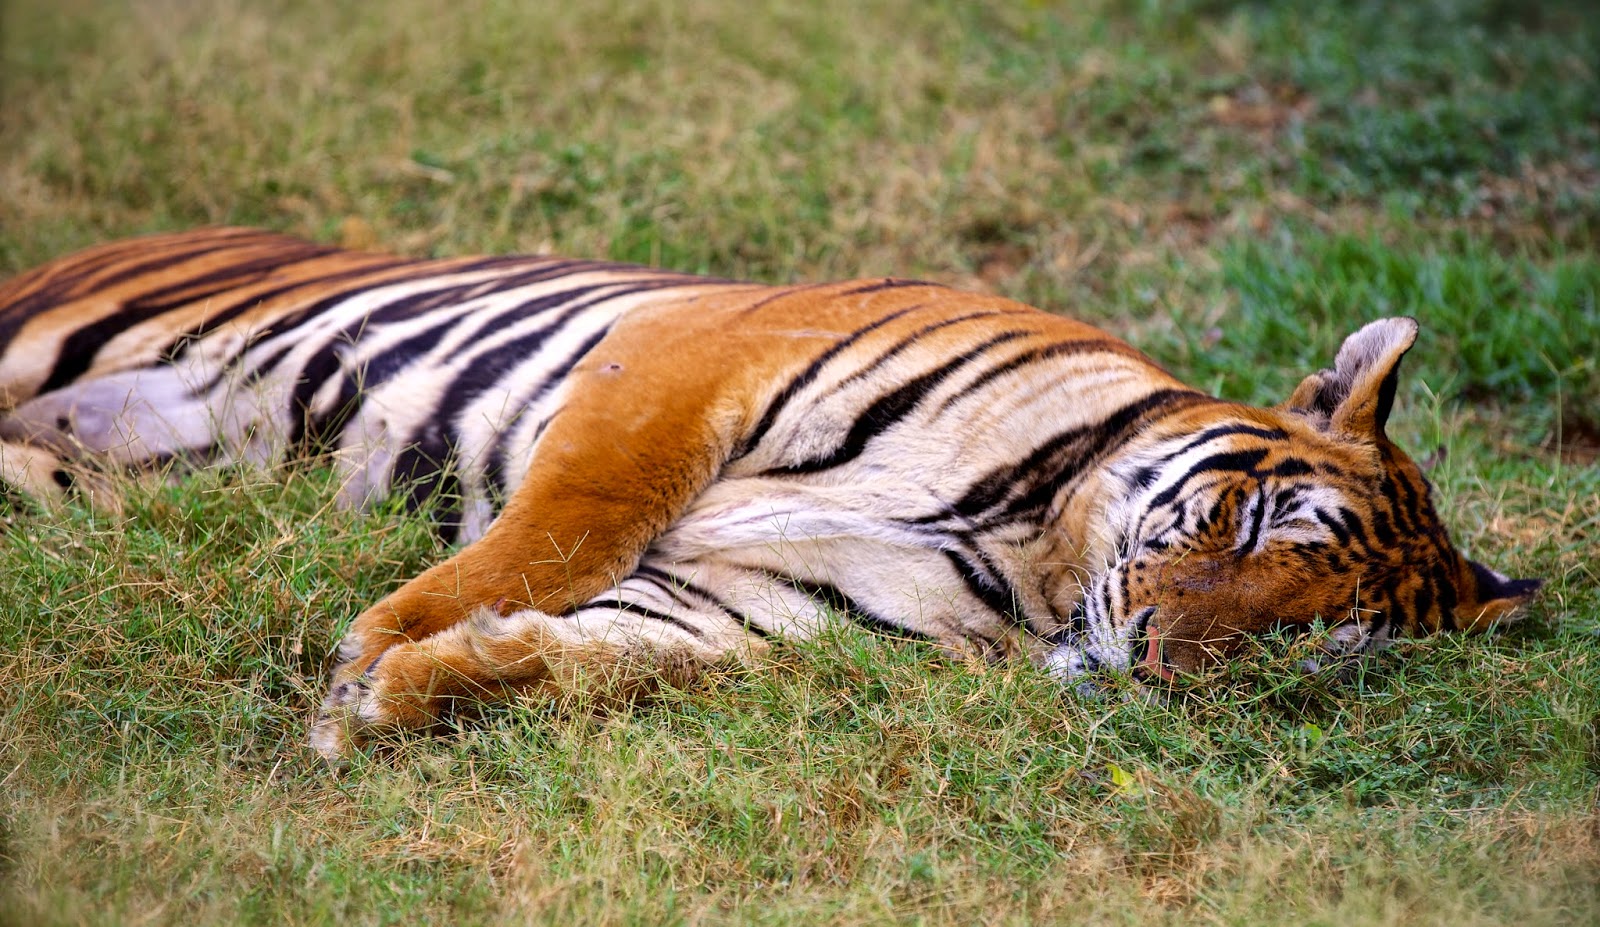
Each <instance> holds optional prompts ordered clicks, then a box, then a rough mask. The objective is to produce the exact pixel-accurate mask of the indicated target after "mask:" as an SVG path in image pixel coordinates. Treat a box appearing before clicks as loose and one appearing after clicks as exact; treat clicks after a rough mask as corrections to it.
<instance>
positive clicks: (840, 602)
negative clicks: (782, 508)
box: [776, 574, 930, 641]
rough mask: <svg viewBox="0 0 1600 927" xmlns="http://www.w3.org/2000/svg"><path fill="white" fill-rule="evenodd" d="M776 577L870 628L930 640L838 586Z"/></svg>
mask: <svg viewBox="0 0 1600 927" xmlns="http://www.w3.org/2000/svg"><path fill="white" fill-rule="evenodd" d="M776 578H777V579H779V580H781V581H782V582H784V583H786V584H788V585H789V586H791V587H792V588H794V590H795V591H797V592H800V593H802V594H804V595H805V596H806V597H807V598H809V599H811V600H812V601H815V602H820V603H822V604H823V605H825V606H827V607H828V608H829V609H831V610H833V611H835V612H838V613H839V614H841V615H843V616H844V617H845V618H847V619H848V620H850V621H852V622H854V623H856V624H858V625H861V626H862V627H864V628H867V629H868V630H871V631H876V632H877V633H879V634H885V635H888V636H890V637H906V638H911V639H912V640H920V641H927V640H930V638H929V637H928V636H927V635H926V634H923V633H922V632H920V631H914V630H912V629H911V628H907V627H904V626H902V625H898V624H895V623H894V622H892V621H888V620H885V619H883V618H880V617H878V616H877V615H874V614H873V613H872V612H869V611H867V610H866V609H865V608H862V607H861V603H859V602H857V601H856V600H854V599H852V598H850V597H849V596H848V595H845V593H844V591H843V590H841V589H840V588H839V587H837V586H834V585H831V584H828V583H813V582H810V581H808V580H804V579H799V578H797V577H794V576H786V575H781V574H780V575H777V576H776Z"/></svg>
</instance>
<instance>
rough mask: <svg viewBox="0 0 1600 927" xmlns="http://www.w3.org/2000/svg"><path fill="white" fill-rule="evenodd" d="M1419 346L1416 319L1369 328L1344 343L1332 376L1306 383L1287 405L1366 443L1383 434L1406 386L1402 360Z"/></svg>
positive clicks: (1322, 374) (1318, 376) (1326, 373)
mask: <svg viewBox="0 0 1600 927" xmlns="http://www.w3.org/2000/svg"><path fill="white" fill-rule="evenodd" d="M1416 340H1417V322H1416V320H1415V319H1408V318H1395V319H1379V320H1377V321H1376V322H1368V323H1367V324H1366V325H1363V326H1362V327H1361V329H1360V330H1359V331H1357V332H1356V333H1355V334H1353V335H1351V336H1350V337H1348V338H1346V339H1345V340H1344V344H1343V345H1342V346H1341V347H1340V348H1339V354H1338V356H1337V357H1335V358H1334V360H1333V368H1332V369H1331V370H1319V371H1317V372H1316V373H1313V374H1312V375H1311V376H1309V377H1306V378H1305V379H1304V380H1302V381H1301V382H1300V385H1299V386H1298V387H1296V388H1295V391H1294V393H1293V395H1291V396H1290V397H1289V401H1288V402H1286V403H1284V404H1283V406H1282V407H1283V408H1287V409H1288V410H1289V411H1291V412H1295V413H1298V414H1301V415H1304V416H1307V417H1308V418H1311V419H1312V420H1313V421H1315V422H1316V423H1317V425H1318V426H1319V427H1321V428H1325V429H1329V430H1333V431H1340V432H1343V433H1345V434H1349V435H1354V436H1357V437H1363V438H1376V437H1379V436H1381V435H1382V434H1383V426H1384V423H1385V422H1387V421H1388V420H1389V410H1390V409H1391V408H1393V407H1394V393H1395V387H1396V386H1397V385H1398V384H1399V382H1400V358H1402V357H1404V356H1405V354H1406V352H1407V351H1409V350H1410V349H1411V345H1412V344H1413V343H1415V342H1416Z"/></svg>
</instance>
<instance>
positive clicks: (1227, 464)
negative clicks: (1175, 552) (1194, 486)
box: [1147, 447, 1267, 511]
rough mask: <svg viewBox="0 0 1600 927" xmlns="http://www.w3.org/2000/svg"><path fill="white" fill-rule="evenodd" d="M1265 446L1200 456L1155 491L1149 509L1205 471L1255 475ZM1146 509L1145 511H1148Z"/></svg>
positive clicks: (1179, 490)
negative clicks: (1193, 463)
mask: <svg viewBox="0 0 1600 927" xmlns="http://www.w3.org/2000/svg"><path fill="white" fill-rule="evenodd" d="M1266 456H1267V451H1266V448H1259V447H1258V448H1251V449H1249V450H1244V451H1222V452H1220V453H1216V454H1212V455H1210V456H1208V457H1202V458H1201V459H1200V460H1199V461H1197V462H1196V463H1195V465H1194V466H1192V467H1190V468H1189V469H1188V471H1187V472H1185V473H1184V474H1183V476H1181V477H1179V478H1178V480H1177V482H1175V483H1173V484H1172V485H1171V486H1168V487H1167V488H1166V489H1163V490H1161V492H1159V493H1157V494H1156V496H1155V498H1154V499H1151V500H1150V508H1149V510H1154V509H1158V508H1160V507H1162V506H1164V505H1166V504H1168V503H1170V502H1171V501H1172V500H1174V499H1176V498H1178V494H1179V493H1181V492H1183V490H1184V489H1185V488H1186V487H1187V486H1188V485H1189V483H1190V481H1192V480H1193V479H1194V478H1195V477H1197V476H1201V475H1203V474H1206V473H1246V474H1250V475H1257V470H1256V466H1257V465H1258V464H1260V463H1261V461H1262V460H1264V459H1266ZM1149 510H1147V511H1149Z"/></svg>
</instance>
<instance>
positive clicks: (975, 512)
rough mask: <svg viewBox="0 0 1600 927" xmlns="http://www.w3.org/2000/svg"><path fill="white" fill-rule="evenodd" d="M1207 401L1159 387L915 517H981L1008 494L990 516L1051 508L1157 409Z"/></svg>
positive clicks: (1059, 436)
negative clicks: (944, 506) (938, 509)
mask: <svg viewBox="0 0 1600 927" xmlns="http://www.w3.org/2000/svg"><path fill="white" fill-rule="evenodd" d="M1184 400H1188V401H1187V402H1184ZM1205 401H1211V400H1209V399H1208V398H1207V397H1205V396H1203V395H1202V394H1200V393H1196V392H1194V391H1192V390H1179V389H1164V390H1157V391H1155V392H1153V393H1151V394H1150V395H1148V396H1145V397H1144V398H1143V399H1140V400H1137V401H1135V402H1132V403H1129V404H1128V405H1125V406H1123V407H1122V408H1120V409H1118V410H1117V411H1115V412H1113V413H1111V415H1109V416H1107V417H1106V418H1105V419H1102V420H1101V421H1099V422H1096V423H1094V424H1092V425H1085V426H1082V427H1079V428H1072V429H1069V430H1067V431H1063V432H1060V433H1058V434H1056V435H1055V436H1053V437H1052V438H1050V439H1049V440H1047V441H1045V442H1044V443H1043V444H1041V445H1039V447H1037V448H1036V449H1034V451H1033V452H1032V453H1030V454H1029V455H1028V456H1027V457H1025V458H1023V459H1022V460H1021V461H1020V462H1017V463H1013V464H1006V465H1004V466H1001V467H999V468H997V469H995V470H993V471H991V472H989V473H988V474H985V475H984V476H983V477H981V478H980V479H978V480H977V481H975V482H974V483H973V484H972V486H971V488H969V489H968V490H967V491H966V492H965V493H964V494H963V495H962V497H961V498H960V499H958V500H957V501H956V502H955V503H953V504H952V505H951V506H949V507H948V508H947V509H945V510H944V511H942V512H939V513H937V514H934V515H931V516H924V517H922V518H919V519H916V520H915V521H917V522H920V523H927V522H933V521H940V520H943V519H945V518H949V517H951V516H957V517H960V518H962V519H966V520H973V519H977V518H978V517H979V516H980V515H983V514H984V513H988V512H990V511H991V510H992V509H995V508H997V507H999V506H1000V505H1001V503H1002V502H1003V501H1004V500H1005V499H1006V498H1007V497H1008V496H1011V501H1010V502H1009V503H1007V504H1006V505H1005V506H1004V509H1003V510H1002V511H1000V512H998V513H994V514H993V515H991V519H994V518H998V519H1012V518H1016V517H1018V516H1022V515H1028V514H1031V513H1033V512H1036V511H1038V510H1040V509H1042V508H1043V507H1045V506H1048V505H1049V503H1050V500H1051V499H1052V498H1054V497H1055V494H1056V493H1057V492H1058V491H1059V490H1060V488H1061V487H1062V486H1063V485H1065V483H1066V482H1067V481H1068V480H1071V479H1073V478H1074V477H1075V476H1077V475H1078V474H1079V473H1081V472H1083V471H1084V470H1085V469H1087V468H1088V466H1089V464H1090V463H1092V462H1093V461H1094V460H1097V459H1101V458H1103V457H1105V456H1106V455H1107V454H1110V453H1111V452H1113V451H1115V450H1116V449H1117V448H1118V447H1120V446H1121V445H1122V444H1123V443H1124V442H1125V441H1126V440H1127V439H1128V437H1129V436H1131V435H1132V434H1133V432H1134V431H1135V430H1137V428H1139V427H1142V426H1143V425H1144V424H1145V423H1146V422H1147V420H1148V417H1149V416H1150V415H1151V414H1152V413H1155V412H1158V411H1163V412H1165V411H1173V410H1175V409H1176V408H1178V407H1179V406H1177V404H1178V403H1180V402H1182V403H1183V407H1186V406H1187V405H1190V404H1192V403H1193V402H1205Z"/></svg>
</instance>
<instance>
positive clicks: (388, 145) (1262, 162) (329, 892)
mask: <svg viewBox="0 0 1600 927" xmlns="http://www.w3.org/2000/svg"><path fill="white" fill-rule="evenodd" d="M205 223H241V224H258V225H264V226H268V227H271V228H275V229H279V230H284V231H289V232H294V233H298V234H301V235H305V236H309V237H312V238H316V239H319V240H323V241H329V242H343V243H345V244H349V245H352V246H364V247H382V248H385V249H390V250H397V251H401V252H405V253H409V254H429V255H456V254H465V253H474V252H505V251H533V250H548V251H557V252H562V253H567V254H572V255H577V256H606V257H612V258H617V259H623V260H631V261H640V262H647V263H652V264H659V265H662V266H667V267H672V268H677V269H683V270H692V271H704V272H708V273H714V274H718V275H723V276H733V277H745V278H752V279H759V280H764V281H773V282H781V281H795V280H822V279H828V278H838V277H846V276H858V275H859V276H866V275H880V274H894V275H897V276H917V277H923V278H926V279H934V280H939V281H943V282H949V283H953V284H957V285H960V286H964V287H968V288H971V289H975V290H981V291H987V292H998V293H1002V294H1005V295H1008V296H1012V297H1015V298H1018V299H1021V300H1023V301H1025V302H1029V303H1032V304H1034V305H1037V306H1041V307H1044V308H1048V309H1051V310H1055V311H1060V312H1063V313H1070V314H1072V315H1075V316H1077V317H1081V318H1085V319H1088V320H1090V321H1092V322H1095V323H1097V324H1100V325H1102V326H1104V327H1106V328H1108V329H1110V330H1111V331H1113V332H1115V333H1117V334H1119V335H1121V336H1123V337H1126V338H1127V339H1129V340H1130V341H1132V342H1133V343H1135V344H1136V345H1138V346H1140V347H1142V348H1144V349H1146V350H1147V351H1149V352H1150V353H1151V354H1152V355H1154V356H1155V357H1156V358H1157V359H1158V360H1160V361H1161V362H1162V363H1164V364H1166V365H1167V366H1169V367H1170V368H1171V369H1172V370H1174V371H1175V372H1178V373H1180V374H1181V375H1183V376H1185V377H1187V378H1188V379H1189V380H1190V382H1192V383H1195V384H1197V385H1200V386H1204V387H1206V388H1208V389H1212V390H1214V391H1217V392H1220V393H1221V394H1223V395H1226V396H1230V397H1233V398H1240V399H1247V400H1250V401H1255V402H1261V403H1273V402H1276V401H1279V400H1280V399H1282V398H1285V397H1286V396H1287V395H1288V392H1289V391H1290V390H1291V389H1292V388H1293V386H1294V384H1295V383H1296V382H1298V380H1299V379H1300V377H1302V376H1303V375H1305V374H1306V373H1307V372H1309V371H1311V370H1314V369H1316V368H1317V367H1319V366H1323V365H1325V364H1327V363H1328V362H1329V360H1330V359H1331V357H1332V354H1333V351H1334V350H1335V349H1336V347H1337V345H1338V343H1339V341H1340V339H1341V338H1342V337H1343V335H1344V334H1346V333H1348V332H1349V331H1352V330H1353V329H1354V328H1355V327H1356V326H1357V325H1359V324H1360V323H1361V322H1363V321H1366V320H1369V319H1372V318H1375V317H1378V316H1381V315H1386V314H1409V315H1413V316H1415V317H1417V318H1418V319H1419V320H1420V321H1421V323H1422V325H1423V334H1422V339H1421V341H1420V342H1419V345H1418V347H1417V349H1416V350H1415V351H1413V352H1412V355H1411V356H1410V358H1409V359H1408V361H1407V367H1406V371H1405V373H1406V380H1405V382H1404V383H1403V385H1402V387H1401V391H1400V403H1399V408H1398V410H1397V412H1396V418H1395V420H1394V421H1393V422H1392V423H1391V427H1390V432H1391V434H1392V435H1394V436H1395V437H1396V439H1397V440H1399V441H1400V442H1401V443H1402V444H1403V445H1404V446H1406V447H1408V448H1409V449H1410V450H1411V451H1413V452H1414V453H1415V454H1416V456H1418V457H1419V458H1420V457H1423V456H1431V457H1433V458H1435V459H1436V460H1437V463H1436V464H1435V466H1434V468H1433V470H1432V471H1431V473H1430V477H1431V479H1432V480H1433V481H1434V483H1435V486H1436V490H1437V492H1438V494H1439V495H1440V497H1441V498H1442V499H1443V500H1444V502H1443V506H1442V510H1443V511H1444V513H1445V516H1446V518H1447V520H1448V521H1449V522H1450V525H1451V528H1452V531H1453V534H1454V537H1455V538H1456V540H1457V542H1458V543H1459V544H1460V545H1461V546H1462V547H1464V548H1465V549H1467V550H1468V551H1469V552H1470V553H1471V554H1472V555H1473V556H1474V557H1476V558H1477V559H1481V560H1484V561H1486V562H1488V563H1491V564H1493V565H1495V566H1497V567H1498V568H1500V569H1502V570H1503V571H1505V572H1508V573H1511V574H1513V575H1517V576H1542V577H1545V578H1547V579H1548V580H1549V583H1548V585H1547V586H1546V591H1545V593H1544V594H1543V596H1542V597H1541V599H1540V600H1539V602H1538V604H1537V605H1536V606H1535V607H1534V608H1533V610H1532V613H1531V615H1530V616H1529V618H1528V620H1526V621H1525V622H1523V623H1522V624H1520V625H1518V626H1516V627H1514V628H1512V629H1510V630H1509V631H1507V632H1506V633H1504V634H1501V635H1498V636H1496V637H1493V638H1476V639H1466V638H1455V637H1452V638H1444V639H1430V640H1422V641H1413V642H1408V643H1404V644H1402V645H1400V646H1398V647H1396V648H1394V649H1393V650H1392V651H1390V652H1389V653H1387V654H1385V655H1384V656H1382V657H1380V658H1377V659H1374V660H1372V661H1370V662H1368V663H1367V664H1365V665H1364V666H1363V667H1361V669H1360V672H1359V673H1357V674H1356V675H1355V676H1353V677H1352V678H1350V679H1347V680H1334V679H1330V678H1325V677H1306V676H1302V675H1300V674H1299V673H1298V672H1296V671H1295V670H1294V664H1295V661H1294V660H1293V658H1292V655H1290V654H1287V653H1286V648H1287V647H1288V645H1287V644H1286V643H1285V642H1281V641H1266V642H1264V643H1263V645H1262V646H1261V647H1260V648H1259V650H1258V651H1257V652H1255V653H1252V654H1251V655H1249V656H1247V657H1246V658H1244V659H1242V660H1241V661H1240V662H1239V663H1238V664H1237V665H1234V666H1230V667H1228V668H1227V669H1225V670H1224V671H1222V672H1221V673H1220V674H1219V675H1217V676H1216V677H1215V678H1212V679H1210V680H1208V681H1207V682H1206V684H1205V685H1203V686H1198V687H1196V690H1195V691H1193V692H1191V693H1188V694H1186V695H1184V696H1182V697H1179V698H1175V699H1172V700H1170V701H1168V702H1166V703H1164V704H1162V703H1155V702H1152V701H1149V700H1146V699H1142V698H1137V697H1130V695H1131V693H1130V692H1129V691H1128V690H1129V689H1130V686H1129V685H1128V684H1127V683H1126V682H1125V681H1115V680H1114V681H1112V682H1111V683H1110V685H1109V687H1108V688H1109V691H1108V692H1106V693H1105V694H1104V695H1103V696H1102V697H1100V698H1083V697H1079V696H1077V695H1075V694H1072V693H1069V692H1064V691H1062V690H1061V689H1060V688H1059V687H1058V686H1056V685H1055V684H1054V683H1053V682H1052V681H1051V680H1049V679H1048V678H1046V677H1044V676H1043V675H1042V674H1041V673H1039V672H1037V671H1035V670H1033V669H1031V668H1030V667H1028V666H1025V665H1018V664H1003V665H995V666H977V665H963V664H961V663H958V662H952V661H951V660H950V659H948V658H946V657H943V656H941V655H940V654H939V653H937V652H936V651H934V650H932V649H930V648H926V647H923V646H919V645H916V644H912V643H901V642H893V641H887V640H884V639H881V638H875V637H872V636H870V635H867V634H865V633H850V634H841V635H839V636H836V637H832V638H828V639H825V640H822V641H817V642H812V643H808V644H805V645H802V646H794V647H790V648H787V649H786V650H784V651H783V652H781V653H780V654H779V655H778V656H777V657H775V658H774V659H773V660H771V661H770V662H768V663H763V664H761V665H759V666H756V667H754V668H751V669H748V670H741V671H739V672H729V673H728V674H726V675H722V676H718V677H716V678H712V679H709V680H706V681H705V682H703V683H698V684H696V686H695V687H694V688H693V689H692V690H689V691H676V690H671V691H667V692H665V693H663V695H662V696H661V697H659V698H658V699H656V700H654V701H653V702H651V703H649V704H646V705H641V706H637V707H635V708H632V709H628V710H625V711H622V712H619V713H617V712H614V713H609V714H607V713H602V712H600V711H599V710H598V709H597V708H596V707H595V706H593V705H589V704H586V703H585V700H584V699H583V698H582V697H577V698H575V699H574V700H573V702H572V703H571V704H564V705H558V706H552V705H546V704H539V703H533V702H529V703H525V704H518V705H516V706H513V707H512V708H510V709H509V710H504V711H499V712H496V713H494V714H493V715H492V716H491V717H489V718H488V719H487V720H486V721H484V722H483V723H479V724H473V725H470V726H467V727H465V728H463V729H462V730H460V731H456V732H452V733H449V734H447V735H445V736H443V737H439V738H431V739H429V738H408V739H405V740H403V741H401V742H399V743H397V744H395V745H393V746H392V747H391V748H390V749H389V750H388V752H386V753H384V754H382V755H380V756H378V757H376V758H372V759H366V760H363V761H358V762H357V763H356V764H355V766H354V767H353V768H351V769H350V770H348V771H346V772H345V773H343V774H337V775H336V774H333V773H331V772H330V771H328V770H327V769H325V768H324V767H323V766H322V764H321V763H320V761H318V760H317V759H316V758H315V757H314V756H312V755H311V754H310V753H309V751H308V750H307V749H306V748H305V747H304V746H303V744H304V739H305V732H306V723H307V720H308V716H309V713H310V712H311V710H312V709H313V707H314V705H315V703H316V701H317V700H318V699H319V698H320V695H321V691H320V689H321V684H322V683H321V679H322V672H323V666H324V663H323V660H324V657H325V655H326V653H327V652H328V650H329V648H330V647H331V645H332V643H333V642H334V641H336V640H337V638H338V636H339V631H340V630H341V629H342V626H343V624H344V623H345V622H346V621H348V619H349V618H350V617H352V616H353V615H354V614H355V613H356V612H357V611H358V610H359V609H360V608H361V607H362V606H363V605H364V604H366V603H369V602H371V601H373V600H374V599H375V598H376V597H378V596H380V595H382V594H383V593H384V592H385V591H386V590H389V589H391V588H393V587H394V586H395V585H397V584H398V583H399V582H401V581H403V580H404V579H405V578H407V577H408V576H409V575H410V574H411V573H412V572H413V571H415V570H417V569H418V568H419V567H420V566H421V565H422V564H424V563H427V562H429V561H430V560H431V559H434V558H437V557H438V556H439V555H440V548H439V547H438V546H437V544H436V543H435V542H434V541H433V540H432V539H431V537H430V534H429V528H428V525H427V523H426V522H425V520H423V519H421V518H418V517H416V516H408V515H405V514H404V513H401V512H399V511H382V512H377V513H370V514H366V515H358V514H355V513H350V512H343V511H339V510H337V509H333V508H331V504H330V503H331V499H332V497H333V490H334V486H333V482H332V480H331V478H330V477H329V476H328V475H327V474H326V473H323V472H321V471H317V470H307V469H299V470H295V471H292V472H287V473H274V474H261V473H250V472H235V471H230V472H215V471H208V472H201V473H198V474H195V475H193V476H191V477H188V478H186V479H183V480H172V481H169V480H161V479H143V480H134V481H129V484H128V487H127V494H128V501H127V504H126V506H125V507H124V509H123V510H122V511H120V512H115V513H112V512H106V511H93V510H90V509H88V508H86V507H82V506H74V507H70V508H69V509H67V510H65V511H55V510H41V509H39V508H36V507H33V506H31V505H29V504H28V503H26V502H24V501H21V500H18V499H14V498H6V499H4V500H0V924H19V925H22V924H28V925H32V924H55V923H61V924H76V923H105V924H121V923H130V924H132V923H230V924H231V923H260V924H322V923H330V922H338V923H340V924H349V925H358V924H391V923H430V922H439V923H462V924H472V923H494V922H511V923H524V922H538V923H544V922H549V923H561V924H573V923H577V924H609V923H643V924H652V925H654V924H716V923H738V924H745V923H753V924H808V925H809V924H868V923H873V924H876V923H915V924H972V923H980V922H981V923H994V924H1034V923H1052V922H1058V923H1106V924H1120V923H1129V924H1134V923H1137V924H1140V925H1152V924H1174V925H1190V924H1268V923H1294V924H1327V925H1333V924H1338V925H1341V927H1343V925H1364V924H1372V925H1380V924H1385V925H1386V924H1396V923H1404V924H1419V925H1429V924H1438V925H1452V927H1453V925H1478V924H1482V925H1502V924H1508V923H1513V924H1517V925H1519V927H1537V925H1565V924H1580V923H1596V922H1600V811H1597V803H1600V256H1597V253H1600V252H1597V246H1600V12H1597V13H1588V12H1584V11H1583V10H1582V9H1581V5H1579V4H1569V3H1562V2H1557V0H1548V2H1537V0H1527V2H1512V0H1420V2H1415V3H1377V2H1357V0H1352V2H1348V3H1327V2H1318V0H1282V2H1275V3H1261V4H1254V3H1245V2H1230V0H1187V2H1185V0H1177V2H1163V0H1142V2H1137V3H1126V4H1117V3H1110V2H1105V3H1098V2H1087V0H1086V2H1082V3H1075V4H1061V5H1055V4H1049V3H1038V2H1035V3H1013V4H998V3H997V4H962V3H954V2H929V0H914V2H913V0H884V2H870V3H862V4H856V5H851V6H848V7H846V6H844V5H833V6H828V7H823V6H820V5H819V6H817V7H816V8H813V7H812V6H810V5H805V4H794V3H778V2H765V0H755V2H733V0H702V2H698V3H671V2H664V0H663V2H621V0H596V2H586V3H583V4H573V3H558V2H550V0H539V2H534V3H514V2H492V0H464V2H460V3H454V4H440V3H429V2H422V0H391V2H389V3H387V4H382V5H376V4H327V3H312V2H293V0H262V2H244V0H133V2H124V3H115V2H109V0H9V2H7V3H5V4H4V5H3V6H0V276H5V275H9V274H11V273H14V272H17V271H20V270H23V269H25V268H27V267H29V266H32V265H34V264H36V263H39V262H42V261H44V260H47V259H49V258H51V257H53V256H56V255H58V254H61V253H64V252H66V251H69V250H72V249H75V248H79V247H84V246H87V245H90V244H94V243H98V242H101V241H104V240H107V239H109V238H112V237H116V236H124V235H131V234H137V233H142V232H150V231H159V230H167V229H175V228H182V227H189V226H193V225H198V224H205ZM1436 449H1443V450H1444V451H1445V453H1444V454H1442V455H1440V454H1438V453H1437V452H1436Z"/></svg>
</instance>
